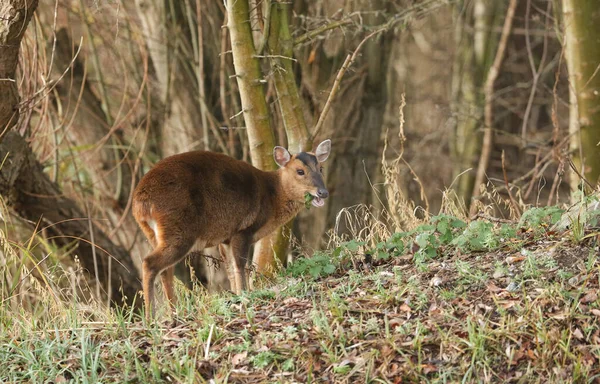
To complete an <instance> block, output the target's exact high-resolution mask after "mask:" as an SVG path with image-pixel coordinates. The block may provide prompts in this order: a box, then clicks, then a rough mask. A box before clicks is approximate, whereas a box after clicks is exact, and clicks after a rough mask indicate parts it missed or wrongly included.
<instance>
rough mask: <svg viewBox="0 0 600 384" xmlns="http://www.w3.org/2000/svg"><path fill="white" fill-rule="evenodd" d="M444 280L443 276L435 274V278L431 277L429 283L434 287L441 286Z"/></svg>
mask: <svg viewBox="0 0 600 384" xmlns="http://www.w3.org/2000/svg"><path fill="white" fill-rule="evenodd" d="M443 282H444V281H443V280H442V278H441V277H439V276H434V277H433V279H431V281H430V282H429V285H430V286H432V287H439V286H440V285H442V283H443Z"/></svg>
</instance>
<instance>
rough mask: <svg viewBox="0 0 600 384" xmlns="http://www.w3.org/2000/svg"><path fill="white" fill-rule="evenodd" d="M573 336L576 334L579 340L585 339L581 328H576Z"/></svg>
mask: <svg viewBox="0 0 600 384" xmlns="http://www.w3.org/2000/svg"><path fill="white" fill-rule="evenodd" d="M573 336H575V338H576V339H577V340H583V339H584V336H583V333H581V330H580V329H579V328H575V330H574V331H573Z"/></svg>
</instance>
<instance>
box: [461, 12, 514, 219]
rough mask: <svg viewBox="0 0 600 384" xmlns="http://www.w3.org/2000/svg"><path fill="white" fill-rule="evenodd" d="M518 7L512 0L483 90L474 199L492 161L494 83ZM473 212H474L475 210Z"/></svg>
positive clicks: (474, 206)
mask: <svg viewBox="0 0 600 384" xmlns="http://www.w3.org/2000/svg"><path fill="white" fill-rule="evenodd" d="M516 7H517V0H510V4H509V5H508V10H507V11H506V18H505V19H504V26H503V27H502V34H501V36H500V42H499V44H498V49H497V50H496V57H495V58H494V62H493V63H492V66H491V67H490V70H489V71H488V74H487V78H486V80H485V85H484V91H483V92H484V95H485V108H484V123H485V128H484V129H485V133H484V135H483V144H482V149H481V157H480V158H479V166H478V167H477V174H476V176H475V184H474V188H473V196H472V200H474V199H476V198H477V197H479V196H480V194H481V192H480V190H479V185H480V184H481V183H482V182H483V179H484V177H485V172H486V170H487V167H488V164H489V162H490V155H491V154H492V139H493V130H492V125H493V123H494V121H493V120H494V116H493V104H492V101H493V100H492V98H493V93H494V84H495V83H496V79H497V78H498V74H499V73H500V66H501V65H502V61H503V60H504V53H505V51H506V45H507V43H508V37H509V36H510V30H511V28H512V23H513V19H514V16H515V9H516ZM474 209H477V208H476V205H475V204H473V205H471V210H474ZM471 213H472V214H473V213H474V212H471Z"/></svg>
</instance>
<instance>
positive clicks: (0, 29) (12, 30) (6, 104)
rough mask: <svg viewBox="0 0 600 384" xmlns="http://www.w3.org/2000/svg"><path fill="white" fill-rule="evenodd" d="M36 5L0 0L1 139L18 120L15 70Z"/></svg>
mask: <svg viewBox="0 0 600 384" xmlns="http://www.w3.org/2000/svg"><path fill="white" fill-rule="evenodd" d="M37 5H38V1H37V0H11V1H5V0H3V1H2V2H1V3H0V15H2V19H0V95H1V96H0V141H1V140H2V137H3V136H4V134H5V133H6V132H7V131H8V130H9V129H11V128H12V127H13V126H15V125H16V124H17V121H18V120H19V110H18V108H17V104H18V103H19V90H18V88H17V81H16V78H15V73H16V71H17V63H18V61H19V48H20V46H21V39H22V38H23V35H24V34H25V30H26V29H27V25H28V24H29V20H31V17H32V16H33V12H34V11H35V9H36V8H37Z"/></svg>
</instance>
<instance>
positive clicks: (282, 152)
mask: <svg viewBox="0 0 600 384" xmlns="http://www.w3.org/2000/svg"><path fill="white" fill-rule="evenodd" d="M291 157H292V156H290V153H289V152H288V150H287V149H285V148H283V147H279V146H277V147H275V148H274V149H273V158H275V162H276V163H277V165H279V166H280V167H285V165H286V164H287V163H288V162H289V161H290V159H291Z"/></svg>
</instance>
